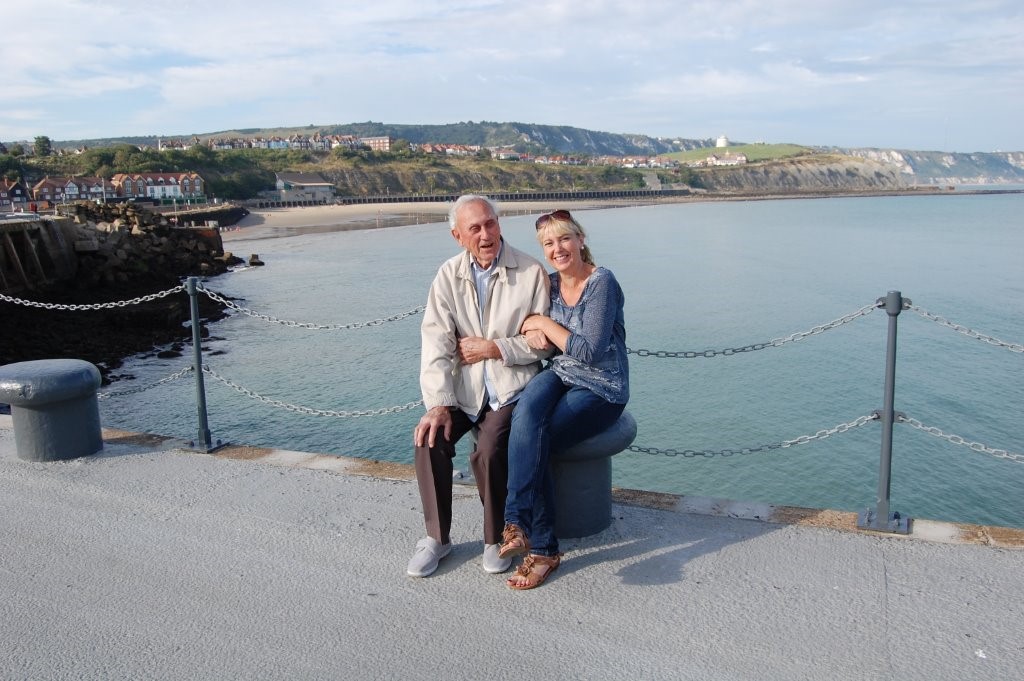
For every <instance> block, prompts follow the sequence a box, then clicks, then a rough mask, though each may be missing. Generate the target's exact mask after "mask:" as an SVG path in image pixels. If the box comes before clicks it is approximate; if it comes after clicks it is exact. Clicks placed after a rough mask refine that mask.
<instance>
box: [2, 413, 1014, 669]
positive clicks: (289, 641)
mask: <svg viewBox="0 0 1024 681" xmlns="http://www.w3.org/2000/svg"><path fill="white" fill-rule="evenodd" d="M103 444H104V446H103V449H102V450H101V451H100V452H99V453H98V454H96V455H93V456H87V457H83V458H78V459H73V460H69V461H60V462H33V461H26V460H23V459H20V458H18V457H17V455H16V452H17V450H16V444H15V440H14V431H13V425H12V419H11V417H10V416H8V415H0V517H2V518H3V521H2V522H0V545H2V546H3V551H0V613H2V616H0V640H2V641H3V654H2V655H0V677H2V678H9V679H43V678H47V679H49V678H139V679H183V678H194V679H219V680H223V679H254V678H259V679H344V678H355V677H358V678H365V679H439V678H443V679H489V678H505V677H515V678H536V679H555V678H558V679H561V678H580V679H616V680H621V679H701V680H707V679H715V680H732V679H737V680H738V679H744V680H749V679H758V680H771V679H833V680H834V679H857V680H863V679H894V680H895V679H899V680H904V679H929V680H940V679H950V680H953V679H956V680H960V679H1011V678H1019V677H1020V674H1021V669H1022V666H1024V641H1022V639H1021V636H1020V632H1021V631H1022V630H1024V583H1022V580H1021V578H1020V577H1021V573H1022V568H1024V549H1022V547H1024V532H1022V531H1021V530H1017V529H1012V528H986V527H979V526H966V525H957V524H953V523H943V522H936V521H927V520H922V519H915V521H914V524H913V531H912V532H911V533H910V534H908V535H896V534H885V533H876V532H870V531H858V530H856V528H855V522H854V520H853V518H852V517H851V516H852V515H853V514H849V513H842V512H836V511H828V510H814V509H786V508H777V507H770V506H766V505H764V504H753V503H743V502H741V501H725V500H713V499H695V498H687V497H674V496H671V495H655V494H648V493H643V492H632V491H629V490H615V502H614V505H613V521H612V525H611V527H609V528H608V529H607V530H604V531H602V532H600V533H598V534H595V535H591V536H589V537H584V538H579V539H569V540H566V541H564V542H563V544H562V550H563V551H564V552H565V557H564V560H563V563H562V566H561V567H560V568H559V570H558V571H557V572H556V573H554V575H553V576H552V577H551V578H550V579H549V580H548V581H547V582H546V583H545V584H544V585H543V586H542V587H540V588H539V589H536V590H534V591H528V592H516V591H512V590H510V589H508V588H507V587H506V586H505V584H504V576H502V575H490V574H487V573H485V572H484V571H483V570H482V569H481V566H480V554H481V550H482V546H481V539H480V538H481V520H482V518H481V515H482V514H481V509H480V502H479V500H478V499H477V497H476V491H475V488H474V487H472V486H471V485H457V486H456V493H455V494H456V497H455V506H454V513H455V518H454V524H453V542H454V544H455V548H454V550H453V551H452V553H451V554H450V555H449V556H448V557H447V558H445V559H444V560H443V561H442V563H441V566H440V568H439V569H438V571H437V572H436V573H435V574H434V575H433V576H431V577H429V578H426V579H413V578H410V577H407V576H406V574H405V564H406V562H407V560H408V558H409V556H410V555H411V552H412V550H413V547H414V545H415V543H416V541H417V540H418V539H419V538H420V537H421V536H422V535H423V521H422V516H421V513H420V508H419V497H418V494H417V490H416V484H415V481H414V479H413V472H412V470H411V467H410V466H405V465H399V464H389V463H380V462H373V461H367V460H361V459H351V458H345V457H336V456H321V455H317V454H313V453H301V452H292V451H285V450H269V449H259V448H253V447H245V446H239V445H236V446H230V445H229V446H226V447H223V448H220V449H217V450H215V451H213V452H212V453H207V452H205V451H197V450H195V449H193V448H190V447H189V446H188V443H186V442H183V441H177V440H173V439H168V438H163V437H157V436H153V435H143V434H139V433H129V432H124V431H117V430H111V429H105V430H103Z"/></svg>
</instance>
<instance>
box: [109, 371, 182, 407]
mask: <svg viewBox="0 0 1024 681" xmlns="http://www.w3.org/2000/svg"><path fill="white" fill-rule="evenodd" d="M191 371H192V367H190V366H188V367H185V368H184V369H182V370H181V371H177V372H175V373H173V374H171V375H170V376H167V377H165V378H161V379H160V380H159V381H157V382H156V383H152V384H150V385H145V386H141V387H138V388H131V389H130V390H118V391H115V392H106V393H96V398H97V399H100V400H105V399H107V398H108V397H121V396H122V395H134V394H136V393H141V392H145V391H147V390H149V389H150V388H155V387H157V386H158V385H161V384H163V383H170V382H171V381H176V380H178V379H179V378H181V377H182V376H184V375H185V374H188V373H191Z"/></svg>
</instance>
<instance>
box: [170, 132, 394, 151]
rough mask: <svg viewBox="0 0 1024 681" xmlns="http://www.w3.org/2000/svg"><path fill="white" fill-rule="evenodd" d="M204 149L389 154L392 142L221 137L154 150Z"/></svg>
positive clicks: (333, 137)
mask: <svg viewBox="0 0 1024 681" xmlns="http://www.w3.org/2000/svg"><path fill="white" fill-rule="evenodd" d="M200 146H201V147H207V148H209V149H213V150H215V151H227V150H232V149H298V150H301V151H333V150H334V149H352V150H355V149H363V148H369V149H370V150H371V151H391V138H390V137H387V136H383V137H357V136H355V135H321V134H320V133H316V134H314V135H289V136H288V137H279V136H273V137H222V138H211V139H208V140H206V141H205V142H204V141H201V140H200V139H199V138H198V137H193V138H192V139H191V140H188V141H185V140H157V150H159V151H167V150H170V149H178V150H181V151H185V150H188V149H191V148H192V147H200Z"/></svg>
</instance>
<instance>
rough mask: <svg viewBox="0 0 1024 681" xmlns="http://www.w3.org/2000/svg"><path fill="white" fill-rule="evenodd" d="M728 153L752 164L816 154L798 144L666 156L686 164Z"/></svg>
mask: <svg viewBox="0 0 1024 681" xmlns="http://www.w3.org/2000/svg"><path fill="white" fill-rule="evenodd" d="M726 151H728V152H729V153H732V154H745V155H746V157H747V160H748V161H750V162H754V161H774V160H777V159H781V158H792V157H794V156H804V155H806V154H812V153H814V152H813V150H811V149H809V148H808V147H802V146H800V145H797V144H738V145H731V146H728V147H725V148H707V147H705V148H702V149H690V150H689V151H677V152H674V153H671V154H665V155H666V156H667V157H669V158H674V159H676V160H678V161H680V162H682V163H686V162H690V161H702V160H704V159H706V158H707V157H708V156H710V155H711V154H716V155H718V156H721V155H722V154H723V153H725V152H726Z"/></svg>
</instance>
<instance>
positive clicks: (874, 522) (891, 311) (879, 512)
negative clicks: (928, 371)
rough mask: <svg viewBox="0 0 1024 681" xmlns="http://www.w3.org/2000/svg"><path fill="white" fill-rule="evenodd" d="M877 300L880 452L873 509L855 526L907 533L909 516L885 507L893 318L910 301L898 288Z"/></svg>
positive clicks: (889, 465)
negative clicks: (880, 311) (881, 345)
mask: <svg viewBox="0 0 1024 681" xmlns="http://www.w3.org/2000/svg"><path fill="white" fill-rule="evenodd" d="M877 302H878V304H879V305H881V306H883V307H885V313H886V314H887V315H889V337H888V340H887V342H886V348H885V388H884V390H885V395H884V398H883V406H882V410H881V412H876V413H878V415H879V416H880V418H881V420H882V455H881V462H880V463H879V466H878V495H877V497H876V507H875V509H874V510H872V509H870V508H868V509H865V510H864V511H862V512H861V513H860V515H859V516H858V517H857V527H859V528H861V529H864V530H876V531H878V532H891V533H894V534H909V533H910V518H906V517H903V516H902V515H901V514H899V513H890V511H889V487H890V479H891V473H892V426H893V422H894V421H895V419H896V410H895V404H896V318H897V317H899V315H900V312H902V311H903V310H905V309H908V308H909V307H910V305H911V301H910V299H909V298H904V297H903V296H902V295H900V292H899V291H889V293H888V294H887V295H886V296H885V297H884V298H879V299H878V301H877Z"/></svg>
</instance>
